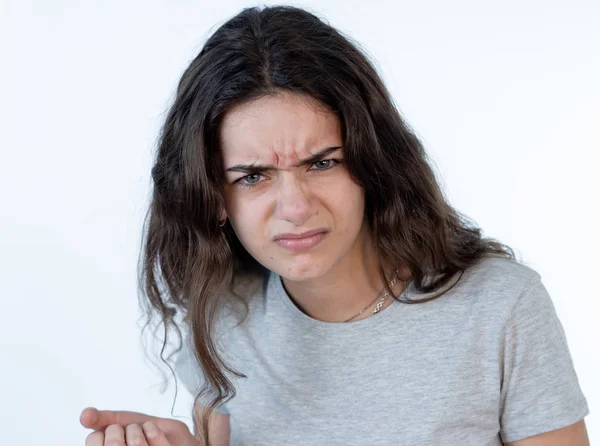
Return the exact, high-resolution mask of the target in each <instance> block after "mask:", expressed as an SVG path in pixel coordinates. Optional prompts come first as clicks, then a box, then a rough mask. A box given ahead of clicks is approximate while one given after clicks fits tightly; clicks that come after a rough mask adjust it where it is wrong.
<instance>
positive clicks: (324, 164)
mask: <svg viewBox="0 0 600 446" xmlns="http://www.w3.org/2000/svg"><path fill="white" fill-rule="evenodd" d="M336 162H337V161H336V160H334V159H328V160H321V161H317V162H316V163H314V164H313V166H316V167H317V170H326V169H330V168H332V167H333V166H334V165H335V163H336Z"/></svg>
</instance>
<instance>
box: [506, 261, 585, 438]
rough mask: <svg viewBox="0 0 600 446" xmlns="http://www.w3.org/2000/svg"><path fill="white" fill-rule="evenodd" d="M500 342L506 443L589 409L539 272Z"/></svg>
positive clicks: (553, 426)
mask: <svg viewBox="0 0 600 446" xmlns="http://www.w3.org/2000/svg"><path fill="white" fill-rule="evenodd" d="M504 342H505V345H504V358H503V364H502V368H503V375H502V385H501V408H500V435H501V438H502V441H503V442H504V443H507V442H513V441H518V440H522V439H524V438H527V437H531V436H534V435H539V434H542V433H544V432H549V431H553V430H555V429H560V428H562V427H566V426H569V425H571V424H574V423H576V422H578V421H580V420H581V419H583V418H584V417H585V416H587V415H588V414H589V408H588V404H587V400H586V398H585V396H584V395H583V393H582V391H581V388H580V386H579V381H578V378H577V375H576V373H575V369H574V367H573V360H572V357H571V353H570V351H569V347H568V345H567V339H566V336H565V332H564V329H563V327H562V324H561V322H560V320H559V319H558V316H557V313H556V310H555V307H554V304H553V302H552V300H551V298H550V296H549V295H548V292H547V290H546V288H545V287H544V285H543V284H542V281H541V276H540V275H539V274H538V273H536V274H535V276H534V277H533V278H532V279H531V280H530V281H529V282H528V284H527V286H526V287H525V290H524V291H523V293H522V294H521V295H520V296H519V298H518V299H517V301H516V304H515V306H514V308H513V309H512V312H511V315H510V318H509V320H508V321H507V325H506V331H505V333H504Z"/></svg>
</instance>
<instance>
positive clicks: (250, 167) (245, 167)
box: [226, 146, 342, 173]
mask: <svg viewBox="0 0 600 446" xmlns="http://www.w3.org/2000/svg"><path fill="white" fill-rule="evenodd" d="M341 148H342V147H341V146H336V147H327V148H326V149H323V150H319V151H318V152H317V153H315V154H314V155H312V156H310V157H309V158H306V159H304V160H301V161H300V162H299V163H298V164H294V165H293V167H300V166H307V165H310V164H314V163H316V162H317V161H321V159H323V158H324V157H326V156H327V155H329V154H330V153H332V152H335V151H336V150H337V149H341ZM274 169H277V167H275V166H267V165H262V164H238V165H236V166H233V167H230V168H229V169H227V170H226V172H243V173H260V172H265V171H267V170H274Z"/></svg>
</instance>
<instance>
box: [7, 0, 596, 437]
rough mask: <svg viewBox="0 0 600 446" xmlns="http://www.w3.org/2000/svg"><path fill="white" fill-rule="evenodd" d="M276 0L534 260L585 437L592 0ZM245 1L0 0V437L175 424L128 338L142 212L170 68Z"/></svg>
mask: <svg viewBox="0 0 600 446" xmlns="http://www.w3.org/2000/svg"><path fill="white" fill-rule="evenodd" d="M270 3H271V2H266V4H270ZM294 4H295V5H304V6H307V7H308V8H309V9H310V10H311V11H313V12H315V13H317V14H319V15H320V16H321V17H323V18H325V19H327V20H328V21H329V22H330V23H331V24H332V25H334V26H336V27H338V28H339V29H341V30H342V31H343V32H345V33H346V34H347V35H349V36H351V37H353V38H354V39H356V40H357V41H358V42H360V43H361V44H362V46H363V47H364V48H365V49H366V50H367V51H368V53H369V54H370V55H371V57H372V58H373V59H374V60H375V63H376V66H377V67H378V69H379V70H380V73H381V74H382V76H383V77H384V80H385V81H386V83H387V85H388V87H389V89H390V90H391V92H392V94H393V96H394V98H395V101H396V103H397V104H398V107H399V108H400V110H401V111H402V113H403V115H404V116H405V118H406V119H407V121H408V122H409V123H410V124H411V126H412V127H413V128H414V129H415V130H416V132H417V133H418V134H419V135H420V137H421V138H422V140H423V143H424V145H425V147H426V149H427V150H428V152H429V153H430V155H431V157H432V159H433V161H434V162H435V165H436V168H437V170H438V172H439V175H440V181H441V182H442V184H443V187H444V190H445V192H446V194H447V196H448V197H449V199H450V201H451V203H452V204H453V205H454V206H455V207H457V208H458V209H459V210H460V211H462V212H464V213H465V214H467V215H468V216H470V217H471V218H473V219H474V220H475V221H476V222H477V224H478V225H479V226H481V227H482V228H483V230H484V234H485V235H486V236H491V237H495V238H498V239H499V240H501V241H503V242H505V243H507V244H509V245H510V246H512V247H513V248H514V249H515V250H516V252H517V254H518V255H519V256H520V257H521V258H522V259H523V260H525V261H526V262H528V263H529V264H530V265H531V266H532V267H534V268H535V269H536V270H537V271H538V272H539V273H540V274H541V275H542V279H543V282H544V284H545V285H546V287H547V288H548V290H549V292H550V294H551V296H552V298H553V301H554V303H555V306H556V308H557V311H558V314H559V317H560V319H561V322H562V324H563V327H564V329H565V331H566V334H567V338H568V342H569V346H570V348H571V353H572V356H573V360H574V363H575V368H576V371H577V373H578V376H579V380H580V384H581V387H582V389H583V391H584V393H585V395H586V397H587V399H588V402H589V405H590V410H591V414H590V415H589V416H588V417H587V418H586V423H587V425H588V430H589V432H590V438H591V440H592V444H594V442H600V418H599V417H598V410H600V406H599V405H600V386H599V384H598V380H597V377H598V376H600V357H599V355H598V353H597V352H598V342H599V341H600V328H599V326H600V324H599V323H598V314H599V309H600V303H599V300H598V299H599V298H600V293H599V291H598V286H597V284H596V280H597V279H598V276H599V275H600V261H599V259H598V253H599V252H600V241H599V240H600V239H599V235H598V228H599V227H600V224H599V221H600V219H599V216H600V215H599V214H600V213H599V203H600V200H599V199H598V193H599V192H600V180H599V175H598V169H597V167H598V162H599V161H600V156H599V155H598V154H599V151H600V135H599V128H600V127H599V124H598V123H599V122H600V82H599V81H598V80H599V79H600V25H599V24H600V3H599V2H597V1H595V0H589V1H577V0H571V1H569V2H566V1H562V2H559V1H548V0H544V1H542V0H535V1H534V0H530V1H523V0H507V1H503V2H481V1H475V0H473V1H465V0H457V1H453V2H447V1H443V0H431V1H410V2H409V1H394V2H392V1H390V2H377V1H369V2H364V1H358V0H343V1H342V0H339V1H334V0H331V1H325V0H320V1H318V2H317V1H312V2H296V3H294ZM252 5H254V3H251V2H246V1H230V0H220V1H216V2H208V1H184V0H173V1H148V0H146V1H139V0H136V1H134V0H130V1H115V0H103V1H99V0H98V1H86V2H83V1H66V0H54V1H52V2H42V1H13V2H6V1H5V0H4V1H2V2H1V6H0V8H1V10H0V50H1V53H0V54H1V56H0V67H1V69H0V123H1V128H2V132H1V133H0V150H1V157H0V166H1V167H0V172H1V173H0V253H1V256H0V271H1V272H0V296H1V298H2V307H1V308H2V310H1V314H2V322H1V323H0V335H1V339H2V344H1V356H0V358H1V359H0V360H1V367H0V378H1V379H0V444H2V445H7V446H8V445H36V446H54V445H56V446H58V445H78V444H79V445H83V444H84V439H85V436H86V435H87V431H86V430H85V429H83V428H82V427H81V426H80V425H79V422H78V417H79V414H80V411H81V410H82V409H83V408H84V407H86V406H96V407H98V408H101V409H124V410H134V411H140V412H146V413H150V414H154V415H158V416H165V417H169V416H172V415H173V416H178V417H181V419H183V420H184V421H186V422H188V423H189V421H190V419H189V407H190V404H191V397H190V395H188V394H186V393H185V390H184V389H183V388H182V387H181V386H180V387H179V395H178V398H177V400H176V402H175V405H174V408H173V412H172V413H171V408H172V405H173V399H174V385H173V383H172V381H171V385H170V386H169V387H168V389H167V390H166V392H164V393H161V392H160V389H159V387H160V384H161V377H160V376H159V375H158V374H157V373H156V370H155V369H154V368H153V366H151V365H150V364H149V363H148V362H147V361H146V360H145V359H144V356H143V353H142V348H141V344H140V330H139V325H138V318H139V311H138V301H137V282H136V265H137V260H138V253H139V249H140V241H141V228H142V219H143V216H144V213H145V211H146V205H147V202H148V197H149V192H150V181H149V179H150V167H151V161H152V156H153V152H154V150H155V145H156V139H157V136H158V131H159V128H160V125H161V122H162V119H163V118H164V116H165V112H166V110H167V108H168V106H169V104H170V101H171V100H172V96H173V93H174V90H175V87H176V83H177V81H178V79H179V76H180V75H181V74H182V72H183V70H184V68H185V67H186V66H187V64H188V63H189V62H190V61H191V59H192V58H193V57H194V56H195V55H196V54H197V52H198V51H199V50H200V48H201V46H202V44H203V43H204V41H205V39H206V38H207V37H208V35H209V34H210V32H211V31H213V30H214V29H216V27H217V26H218V25H220V24H222V23H223V22H224V21H225V20H226V19H227V18H229V17H230V16H232V15H234V14H235V13H237V12H239V10H240V9H241V8H242V7H244V6H252Z"/></svg>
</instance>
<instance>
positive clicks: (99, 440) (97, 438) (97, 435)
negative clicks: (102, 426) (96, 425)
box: [85, 431, 104, 446]
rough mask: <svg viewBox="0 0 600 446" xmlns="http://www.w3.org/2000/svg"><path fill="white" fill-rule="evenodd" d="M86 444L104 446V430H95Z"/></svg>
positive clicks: (88, 445) (87, 445)
mask: <svg viewBox="0 0 600 446" xmlns="http://www.w3.org/2000/svg"><path fill="white" fill-rule="evenodd" d="M85 446H104V432H103V431H95V432H92V433H91V434H89V435H88V436H87V438H86V439H85Z"/></svg>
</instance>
